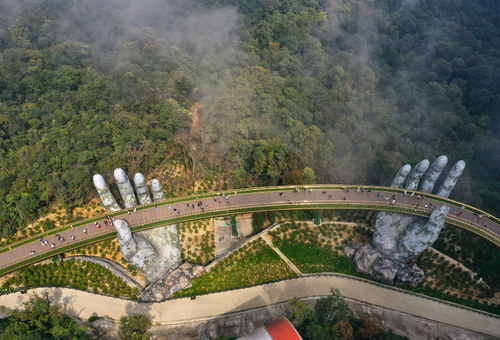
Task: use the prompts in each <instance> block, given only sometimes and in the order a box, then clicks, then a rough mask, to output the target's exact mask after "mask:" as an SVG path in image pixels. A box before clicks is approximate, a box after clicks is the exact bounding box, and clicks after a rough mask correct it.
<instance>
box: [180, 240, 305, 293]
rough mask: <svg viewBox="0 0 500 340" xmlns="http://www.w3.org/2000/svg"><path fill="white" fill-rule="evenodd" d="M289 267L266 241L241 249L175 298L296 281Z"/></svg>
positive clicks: (257, 241)
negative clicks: (276, 282)
mask: <svg viewBox="0 0 500 340" xmlns="http://www.w3.org/2000/svg"><path fill="white" fill-rule="evenodd" d="M296 276H297V274H295V273H294V272H293V271H292V270H291V269H290V268H289V267H288V265H287V264H286V263H285V262H284V261H283V260H282V259H281V258H280V257H279V256H278V254H276V252H274V251H273V250H272V249H271V247H270V246H269V245H267V244H266V243H265V241H263V240H262V239H257V240H255V241H253V242H251V243H249V244H246V245H245V246H243V247H241V248H240V249H238V250H237V251H235V252H233V253H232V254H231V255H229V256H228V257H226V258H225V259H224V260H222V261H221V262H219V263H217V264H216V265H214V267H213V268H212V270H211V271H210V272H207V273H205V274H203V275H202V276H200V277H199V278H196V279H194V280H193V281H192V283H193V287H191V288H188V289H185V290H183V291H180V292H178V293H176V294H175V295H174V297H181V296H189V295H196V294H204V293H211V292H219V291H224V290H229V289H235V288H242V287H249V286H255V285H259V284H263V283H266V282H273V281H279V280H284V279H287V278H292V277H296Z"/></svg>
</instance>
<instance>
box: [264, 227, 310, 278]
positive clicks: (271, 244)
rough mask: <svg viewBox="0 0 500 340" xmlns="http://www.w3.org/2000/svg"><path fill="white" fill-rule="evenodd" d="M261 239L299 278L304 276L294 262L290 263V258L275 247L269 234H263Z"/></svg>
mask: <svg viewBox="0 0 500 340" xmlns="http://www.w3.org/2000/svg"><path fill="white" fill-rule="evenodd" d="M260 238H261V239H263V240H264V241H265V242H266V243H267V244H268V245H269V246H270V247H271V248H272V249H273V250H274V251H275V252H276V254H278V255H279V257H281V259H282V260H283V261H285V262H286V264H287V265H288V267H290V269H291V270H293V271H294V272H295V273H296V274H297V275H298V276H302V272H301V271H300V270H299V268H297V266H296V265H294V264H293V263H292V261H290V260H289V259H288V257H286V256H285V254H283V253H282V252H281V251H280V250H279V249H278V248H276V247H275V245H274V244H273V243H272V242H271V240H270V239H269V236H268V235H267V233H264V234H262V236H261V237H260Z"/></svg>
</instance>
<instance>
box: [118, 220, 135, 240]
mask: <svg viewBox="0 0 500 340" xmlns="http://www.w3.org/2000/svg"><path fill="white" fill-rule="evenodd" d="M114 225H115V229H116V232H117V233H118V241H120V243H121V242H130V241H132V240H133V237H132V231H131V230H130V227H129V224H128V222H127V221H125V220H115V221H114Z"/></svg>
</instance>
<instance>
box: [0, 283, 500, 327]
mask: <svg viewBox="0 0 500 340" xmlns="http://www.w3.org/2000/svg"><path fill="white" fill-rule="evenodd" d="M332 287H335V288H338V289H339V290H340V293H341V294H342V295H343V296H344V297H346V298H351V299H354V300H358V301H363V302H365V303H369V304H373V305H377V306H381V307H384V308H389V309H393V310H396V311H399V312H403V313H407V314H410V315H414V316H417V317H421V318H425V319H428V320H434V321H438V322H441V323H444V324H448V325H452V326H456V327H461V328H465V329H469V330H472V331H475V332H479V333H483V334H488V335H491V336H494V337H500V317H498V316H495V315H491V314H488V313H485V312H480V311H476V310H473V309H470V308H467V307H463V306H459V305H455V304H453V303H449V302H444V301H440V300H437V299H433V298H429V297H426V296H424V295H420V294H415V293H410V292H408V291H404V290H402V289H398V288H394V287H387V286H383V285H380V284H377V283H373V282H370V281H366V280H363V279H359V278H353V277H349V276H347V275H342V274H323V275H315V276H305V277H300V278H295V279H289V280H285V281H280V282H275V283H270V284H265V285H260V286H255V287H250V288H244V289H238V290H232V291H226V292H221V293H213V294H208V295H201V296H197V298H196V300H191V299H189V298H182V299H175V300H168V301H165V302H160V303H140V302H133V301H129V300H124V299H119V298H113V297H109V296H101V295H96V294H92V293H89V292H83V291H79V290H74V289H69V288H50V289H47V288H37V289H33V290H30V291H29V293H28V294H25V295H21V294H20V293H13V294H8V295H4V296H0V305H4V306H6V307H7V308H11V309H14V308H19V307H21V306H22V302H23V301H26V300H27V298H28V297H29V296H30V295H31V293H32V292H36V293H38V294H39V295H40V294H41V293H42V292H43V291H46V290H48V291H49V292H50V293H51V295H52V297H51V300H52V301H53V302H54V303H57V304H59V305H62V306H65V307H66V308H67V310H68V313H69V314H70V315H73V316H76V317H78V318H80V319H87V318H89V317H90V316H93V315H96V313H97V315H98V316H102V317H108V318H110V319H114V320H118V319H119V318H120V316H121V315H132V314H136V313H144V314H146V315H148V316H150V317H151V319H152V322H153V324H155V323H161V324H164V325H175V324H182V323H187V322H195V321H207V320H210V319H213V318H215V317H218V316H221V315H225V314H231V313H236V312H241V311H245V310H249V309H254V308H259V307H264V306H270V305H274V304H278V303H282V302H286V301H287V300H288V299H291V298H293V297H295V296H297V297H299V298H306V297H316V296H325V295H329V292H330V289H331V288H332ZM96 311H98V312H96Z"/></svg>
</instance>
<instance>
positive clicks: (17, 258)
mask: <svg viewBox="0 0 500 340" xmlns="http://www.w3.org/2000/svg"><path fill="white" fill-rule="evenodd" d="M280 191H283V195H282V196H280V194H279V192H280ZM324 191H326V192H327V195H324V194H323V192H324ZM231 193H232V194H231ZM231 193H228V194H229V199H228V202H230V205H228V204H227V201H226V199H224V198H222V197H221V196H220V195H219V196H217V201H216V202H215V201H214V199H213V197H211V198H204V199H203V200H202V201H203V204H204V205H205V206H206V205H208V206H209V207H210V208H209V209H205V212H203V211H202V210H201V209H200V208H199V207H198V206H197V204H198V201H197V200H196V199H191V200H188V201H183V202H180V203H171V204H170V209H169V205H168V201H167V202H166V203H164V202H160V203H161V204H163V205H158V207H157V208H155V206H154V205H153V206H151V207H147V208H145V209H142V210H138V211H137V212H133V210H132V209H130V213H129V214H128V213H127V212H126V211H125V212H120V213H119V214H118V215H115V217H116V218H117V219H125V220H127V221H128V222H129V224H130V225H131V226H137V225H141V224H145V223H150V222H153V221H160V220H165V224H168V223H169V222H168V221H169V219H173V218H176V217H180V216H187V215H189V216H192V219H199V218H202V217H203V216H204V215H206V214H207V212H215V211H220V215H229V214H231V210H233V211H234V210H237V209H239V208H245V207H247V208H251V207H255V208H256V209H255V210H258V209H257V208H262V207H266V206H267V207H273V206H283V205H284V204H285V205H287V207H289V209H312V208H314V204H317V207H318V208H320V209H321V208H322V206H323V207H324V205H325V204H332V203H336V204H339V205H342V206H345V207H346V208H348V207H350V206H352V205H357V204H359V205H364V206H363V209H367V206H366V205H367V204H368V205H369V206H370V207H371V208H372V209H374V210H386V209H389V208H390V207H405V208H407V209H414V210H415V213H419V214H422V212H424V211H425V213H427V214H429V213H430V212H431V210H430V209H425V208H424V205H426V204H427V205H429V203H431V204H432V205H433V206H434V207H435V208H436V209H437V208H439V207H440V206H442V205H443V204H444V203H443V202H441V201H439V200H436V199H434V198H432V197H429V198H425V199H420V200H419V199H417V198H416V196H414V197H411V196H410V195H409V194H407V195H406V196H401V195H400V194H396V203H395V204H394V205H393V204H391V201H390V199H389V200H385V199H379V198H378V197H377V193H379V194H380V196H384V197H387V196H389V197H392V195H393V194H394V193H393V192H386V191H372V192H371V193H370V194H368V193H367V192H366V191H365V192H364V193H361V192H360V193H358V192H356V191H355V190H350V192H348V193H346V192H344V191H343V190H341V189H336V190H334V189H330V190H328V189H313V190H312V191H311V192H309V191H308V192H304V191H303V190H299V191H298V192H297V193H294V192H293V190H292V189H290V188H288V187H287V188H283V189H282V190H280V189H276V191H267V192H248V193H238V194H236V195H235V194H234V191H232V192H231ZM330 195H333V197H332V198H330ZM344 197H345V198H346V199H345V200H344ZM219 198H221V202H220V203H219ZM178 200H179V199H176V201H178ZM192 204H194V206H195V208H194V209H193V208H188V207H187V205H192ZM412 204H413V206H412ZM311 205H313V206H311ZM417 205H419V207H417ZM352 208H353V209H356V207H355V206H354V207H352ZM174 209H176V210H177V211H179V212H180V214H178V213H175V212H174ZM282 210H283V209H282ZM460 211H462V214H461V215H460V216H458V214H459V213H460ZM476 219H478V216H477V215H475V214H474V213H473V212H472V211H471V210H470V209H469V207H467V208H466V209H464V210H462V209H461V208H460V207H456V206H450V212H449V214H448V219H447V222H450V223H454V222H455V223H457V224H459V223H460V222H462V223H466V224H467V225H470V226H473V227H475V228H478V229H480V230H482V231H483V232H484V233H486V234H488V235H489V236H490V237H492V238H494V239H496V240H500V225H499V224H497V223H496V222H494V221H493V220H491V219H489V218H486V217H483V218H482V219H480V220H479V221H478V222H477V223H476V222H475V220H476ZM102 222H103V221H101V226H102V228H101V229H98V228H97V227H96V226H95V225H94V224H93V223H88V224H85V225H82V226H78V227H75V228H72V229H69V230H65V231H60V232H59V233H58V234H59V235H60V236H62V237H64V239H65V242H62V243H61V242H59V241H57V240H56V236H55V235H51V236H48V237H46V238H45V239H47V240H48V241H49V243H54V244H56V248H55V249H56V250H57V249H58V248H59V249H60V248H61V247H63V246H66V245H69V244H72V243H75V246H76V243H77V242H79V241H82V240H90V239H93V238H96V237H98V236H101V235H105V234H107V235H110V236H112V235H114V233H115V230H114V228H113V227H111V226H110V225H109V224H108V225H107V226H105V225H104V223H102ZM485 224H486V226H485ZM84 230H87V233H84ZM72 235H74V236H75V240H74V241H73V240H72V239H71V236H72ZM53 250H54V249H52V248H51V246H50V245H46V246H45V247H44V246H42V245H41V244H40V242H38V241H34V242H30V243H27V244H24V245H19V246H17V247H16V246H15V245H13V248H12V249H11V250H8V251H6V252H4V253H1V254H0V269H8V268H9V267H11V266H13V265H15V264H16V263H20V262H22V261H25V260H27V259H32V260H42V259H44V258H46V257H47V256H48V255H50V254H48V253H49V252H51V251H53ZM31 251H34V252H35V255H34V256H33V255H30V252H31ZM44 254H45V256H44ZM51 254H52V252H51Z"/></svg>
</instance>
